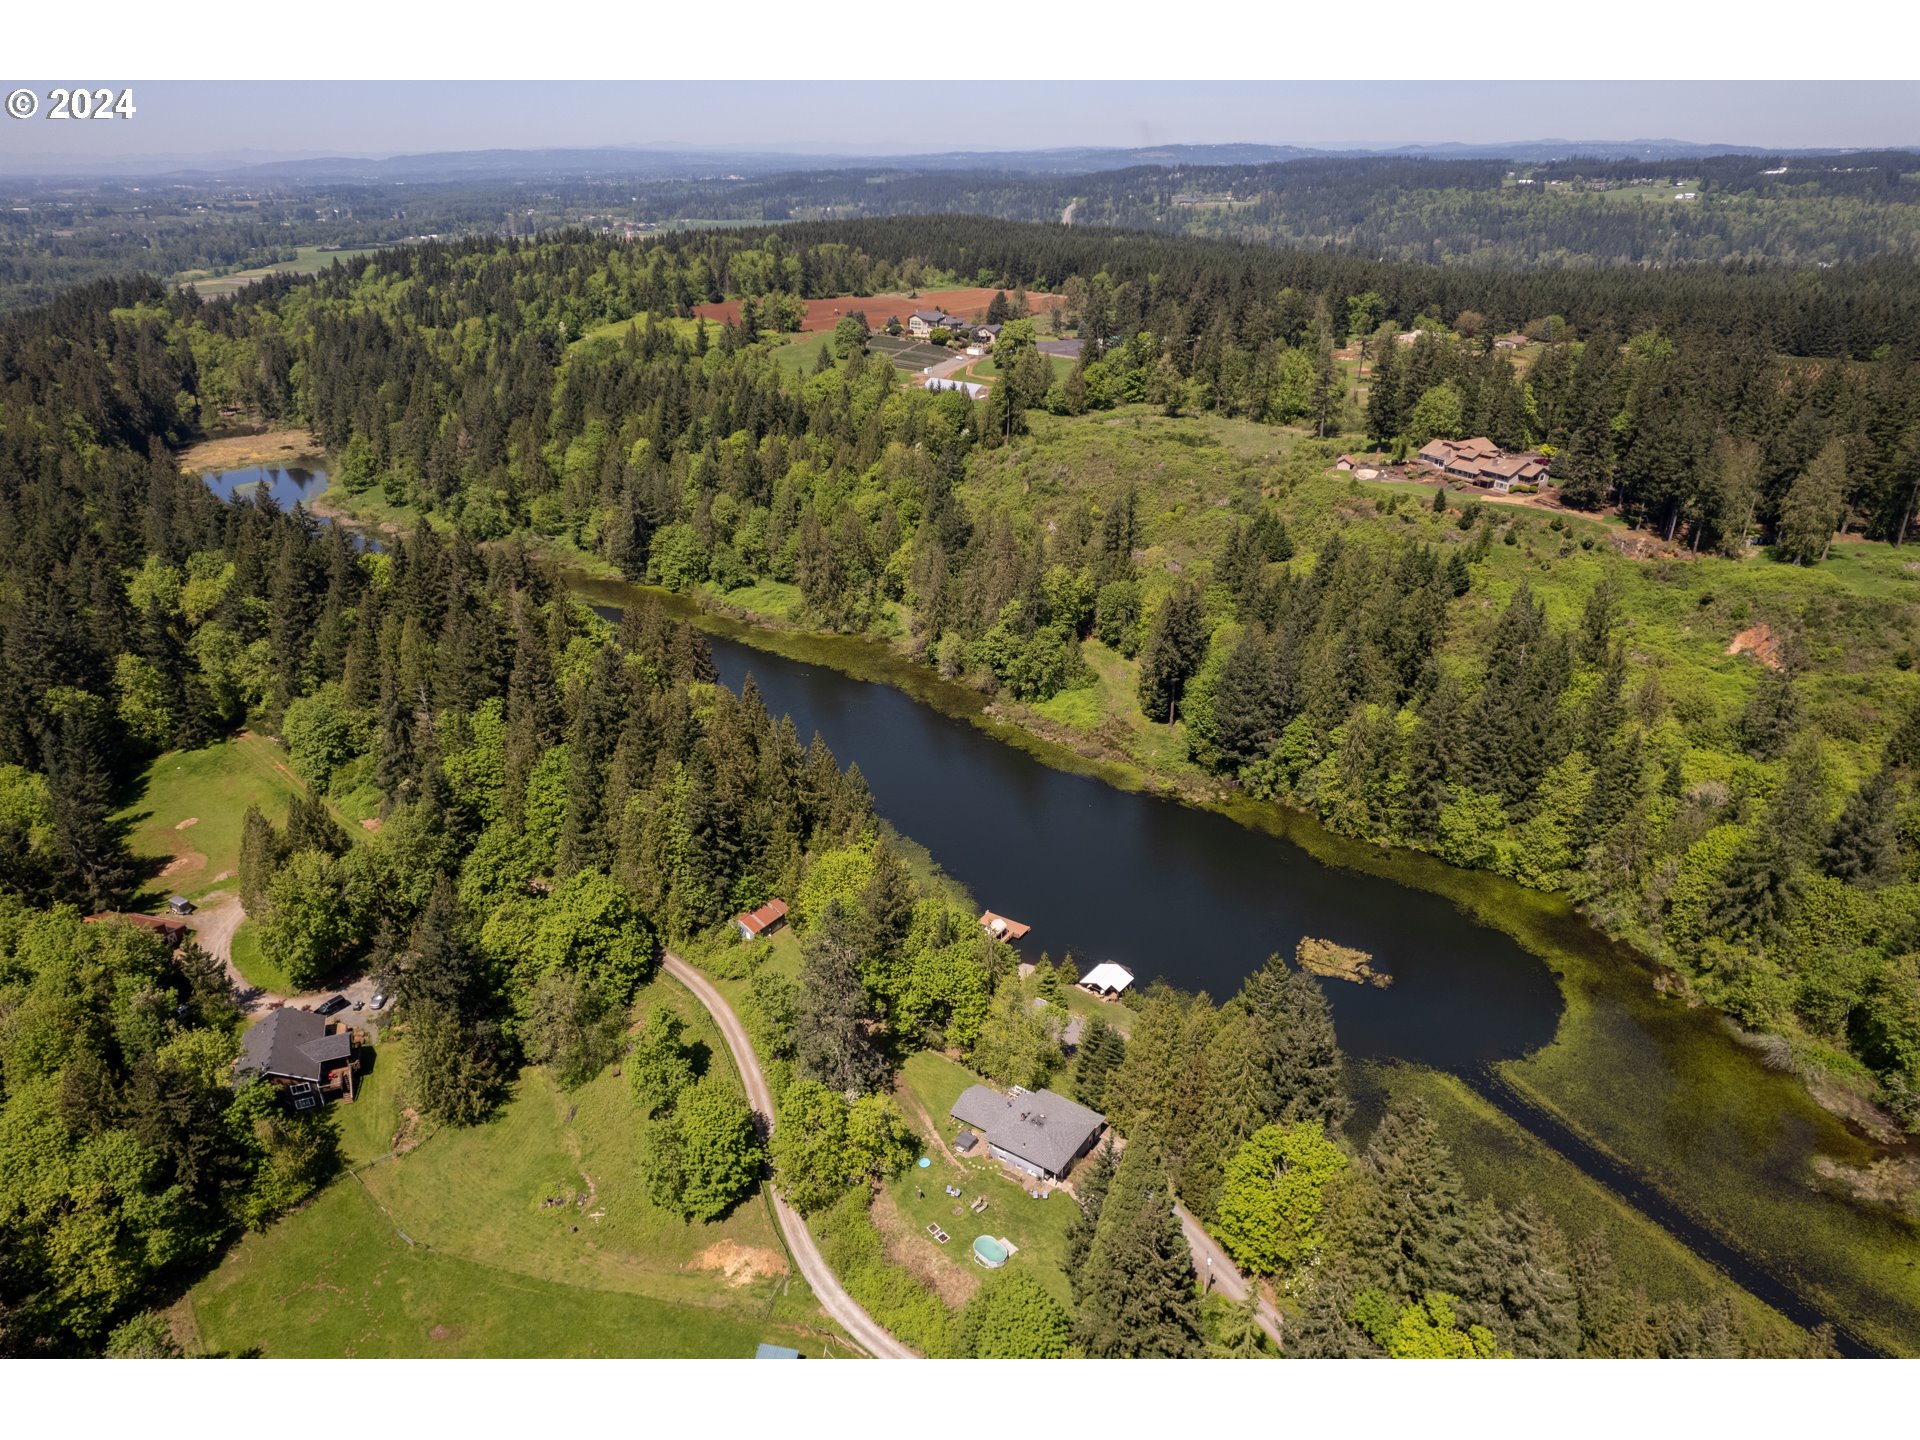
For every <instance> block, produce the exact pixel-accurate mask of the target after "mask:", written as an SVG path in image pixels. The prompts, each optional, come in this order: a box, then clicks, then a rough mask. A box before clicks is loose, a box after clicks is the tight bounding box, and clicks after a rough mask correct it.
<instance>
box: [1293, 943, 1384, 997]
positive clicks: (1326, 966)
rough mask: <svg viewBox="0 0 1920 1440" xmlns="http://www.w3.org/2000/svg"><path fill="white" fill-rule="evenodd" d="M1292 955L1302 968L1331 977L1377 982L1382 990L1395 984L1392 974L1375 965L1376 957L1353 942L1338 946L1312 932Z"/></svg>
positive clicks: (1368, 983) (1375, 983) (1365, 982)
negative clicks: (1317, 937)
mask: <svg viewBox="0 0 1920 1440" xmlns="http://www.w3.org/2000/svg"><path fill="white" fill-rule="evenodd" d="M1293 958H1294V959H1295V960H1298V961H1299V962H1300V968H1301V969H1302V970H1306V971H1309V972H1311V973H1312V974H1315V975H1324V976H1326V977H1327V978H1328V979H1330V980H1351V981H1352V982H1353V983H1354V984H1356V985H1378V986H1379V987H1380V988H1381V989H1383V990H1384V989H1385V988H1386V987H1387V986H1389V985H1391V984H1392V983H1393V976H1391V975H1389V974H1388V973H1387V972H1386V971H1385V970H1378V969H1375V968H1374V964H1373V956H1371V955H1369V954H1368V953H1367V952H1366V951H1365V950H1355V949H1354V948H1353V947H1352V946H1350V945H1336V944H1334V943H1333V941H1331V940H1316V939H1314V938H1313V937H1312V936H1311V935H1309V936H1308V937H1307V938H1306V939H1304V940H1302V941H1301V942H1300V945H1299V948H1298V949H1296V950H1295V951H1294V952H1293Z"/></svg>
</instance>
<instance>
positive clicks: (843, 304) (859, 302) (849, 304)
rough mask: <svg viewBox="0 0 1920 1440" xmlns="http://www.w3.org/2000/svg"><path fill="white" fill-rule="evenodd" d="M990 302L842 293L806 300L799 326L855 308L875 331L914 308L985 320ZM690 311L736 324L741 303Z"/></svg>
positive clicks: (1039, 305) (965, 295) (939, 294)
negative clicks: (823, 298)
mask: <svg viewBox="0 0 1920 1440" xmlns="http://www.w3.org/2000/svg"><path fill="white" fill-rule="evenodd" d="M1007 298H1008V299H1009V300H1011V299H1012V298H1013V292H1012V291H1011V290H1009V291H1008V292H1007ZM992 303H993V291H991V290H983V289H978V288H975V289H972V290H922V291H921V292H920V294H919V296H918V298H916V299H909V298H908V297H907V296H905V295H841V296H838V297H836V298H833V299H829V300H809V301H807V302H806V306H807V319H806V323H805V324H804V325H802V326H801V327H800V328H801V331H802V332H803V333H807V334H811V333H813V332H815V331H821V330H831V329H833V327H834V326H835V325H836V324H838V323H839V320H840V317H841V316H842V315H845V314H847V313H849V312H850V311H854V310H861V311H864V312H865V313H866V317H867V323H868V324H869V325H871V326H873V328H874V329H876V330H878V329H879V328H880V327H881V326H882V325H884V324H886V323H887V317H888V316H889V315H898V316H899V317H900V322H901V324H903V325H904V324H905V323H906V319H907V316H909V315H911V314H912V313H913V312H914V311H916V310H944V311H946V312H947V313H948V314H949V315H958V316H960V317H961V318H962V319H963V320H977V321H978V320H985V319H986V318H987V306H988V305H990V304H992ZM1059 303H1060V297H1059V296H1058V295H1035V294H1033V293H1031V292H1029V293H1028V295H1027V304H1028V306H1029V307H1030V308H1031V309H1032V310H1033V312H1034V313H1035V314H1036V315H1037V314H1039V313H1040V312H1041V311H1042V310H1050V309H1052V308H1053V307H1054V306H1056V305H1058V304H1059ZM693 313H694V314H695V315H698V316H700V317H701V318H703V319H705V320H709V321H712V322H713V323H715V324H718V323H720V322H721V321H723V320H731V321H733V322H735V323H736V324H737V323H739V320H740V302H739V301H738V300H722V301H721V302H720V303H719V304H717V305H696V306H694V307H693Z"/></svg>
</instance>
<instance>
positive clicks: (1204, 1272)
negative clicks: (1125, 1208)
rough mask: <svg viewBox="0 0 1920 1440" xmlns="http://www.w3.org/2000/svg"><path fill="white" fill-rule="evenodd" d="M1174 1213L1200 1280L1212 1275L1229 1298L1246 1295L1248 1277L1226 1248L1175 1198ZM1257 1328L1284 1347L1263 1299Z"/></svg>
mask: <svg viewBox="0 0 1920 1440" xmlns="http://www.w3.org/2000/svg"><path fill="white" fill-rule="evenodd" d="M1173 1213H1174V1214H1176V1215H1178V1216H1179V1217H1180V1229H1181V1231H1182V1233H1184V1234H1185V1235H1186V1237H1187V1248H1188V1249H1189V1250H1191V1251H1192V1252H1193V1269H1194V1273H1195V1274H1197V1275H1198V1276H1199V1277H1200V1278H1201V1279H1202V1280H1203V1281H1204V1280H1206V1279H1208V1278H1209V1277H1211V1278H1212V1280H1213V1288H1214V1289H1216V1290H1218V1291H1219V1292H1220V1293H1221V1294H1222V1295H1225V1296H1226V1297H1227V1298H1228V1299H1229V1300H1244V1299H1246V1298H1247V1279H1246V1277H1245V1276H1244V1275H1242V1274H1241V1273H1240V1272H1239V1271H1238V1270H1237V1269H1235V1268H1234V1264H1233V1261H1232V1260H1230V1259H1229V1258H1228V1257H1227V1252H1226V1251H1224V1250H1222V1249H1221V1248H1220V1247H1219V1245H1217V1244H1216V1243H1214V1239H1213V1237H1212V1236H1211V1235H1209V1234H1207V1232H1206V1229H1205V1227H1204V1226H1202V1225H1201V1224H1200V1222H1199V1221H1198V1220H1196V1219H1194V1218H1193V1216H1192V1214H1191V1213H1190V1212H1189V1211H1188V1210H1187V1207H1186V1206H1184V1205H1182V1204H1181V1203H1180V1202H1179V1201H1177V1200H1176V1201H1174V1204H1173ZM1260 1328H1261V1329H1262V1330H1264V1331H1266V1332H1267V1337H1268V1338H1269V1339H1270V1340H1272V1341H1273V1343H1274V1344H1276V1345H1281V1346H1282V1348H1284V1343H1283V1342H1282V1341H1281V1339H1280V1316H1279V1314H1278V1312H1276V1311H1275V1310H1274V1308H1273V1306H1271V1305H1269V1304H1268V1303H1267V1302H1266V1301H1265V1300H1264V1299H1262V1300H1261V1302H1260Z"/></svg>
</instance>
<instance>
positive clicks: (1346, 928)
mask: <svg viewBox="0 0 1920 1440" xmlns="http://www.w3.org/2000/svg"><path fill="white" fill-rule="evenodd" d="M607 613H611V612H607ZM709 640H710V643H711V644H712V646H713V658H714V661H715V663H716V664H717V665H718V666H719V670H720V678H721V679H722V680H723V681H724V682H725V683H726V684H727V685H728V686H729V687H730V688H733V689H736V690H737V689H738V688H739V686H740V683H741V681H742V680H744V679H745V678H746V677H747V676H748V675H749V674H751V675H752V676H753V678H754V681H755V683H756V684H757V685H758V686H759V687H760V694H761V698H762V699H763V700H764V701H765V702H766V706H767V709H768V710H770V711H771V712H772V713H773V714H774V715H776V716H778V715H781V714H788V715H791V716H792V717H793V722H794V724H795V726H797V727H798V729H799V731H800V735H801V738H802V739H803V740H804V739H806V738H808V737H809V736H811V735H812V733H813V732H814V731H816V730H817V731H818V732H819V733H820V735H821V736H822V737H823V738H824V739H825V740H826V742H827V744H828V745H829V746H830V747H832V749H833V753H834V755H835V756H836V757H837V758H838V759H839V760H840V762H841V763H842V764H843V765H844V764H846V763H848V762H850V761H852V762H857V763H858V764H859V766H860V770H861V773H862V774H863V775H865V776H866V779H867V784H868V785H869V786H871V787H872V789H873V798H874V804H875V806H876V808H877V809H878V810H879V812H880V813H881V815H883V816H885V817H886V819H887V820H889V821H890V822H892V824H893V825H894V826H895V827H896V828H897V829H899V830H900V831H901V832H902V833H903V834H905V835H908V836H911V837H912V838H913V839H914V840H916V841H918V842H919V843H920V844H922V845H925V846H926V847H927V849H928V850H930V851H931V852H932V853H933V857H934V859H935V860H937V861H939V863H940V865H941V866H942V868H944V869H945V870H946V871H947V872H948V873H949V874H950V875H953V876H954V877H955V878H956V879H958V880H960V881H961V882H963V883H964V884H965V885H966V886H967V887H968V888H969V889H970V890H972V891H973V894H974V897H975V898H976V899H977V900H978V901H979V902H980V903H981V904H982V905H983V906H985V907H986V908H988V909H990V910H994V911H997V912H999V913H1000V914H1002V915H1008V916H1011V917H1013V918H1014V919H1016V920H1019V921H1022V922H1024V923H1025V924H1028V925H1031V926H1032V927H1033V933H1032V934H1031V935H1030V936H1028V937H1027V940H1026V942H1025V944H1024V946H1023V947H1022V948H1023V949H1024V950H1025V951H1026V952H1027V953H1028V956H1029V958H1034V957H1037V956H1038V955H1039V953H1040V951H1042V950H1046V951H1049V952H1050V953H1051V954H1052V955H1054V956H1055V957H1056V958H1057V957H1059V956H1060V955H1062V954H1064V953H1066V952H1068V951H1071V952H1072V954H1073V957H1074V959H1075V960H1076V961H1077V962H1078V963H1079V965H1080V968H1081V969H1082V970H1085V969H1087V968H1088V967H1089V966H1091V965H1093V964H1094V963H1096V962H1098V961H1101V960H1115V961H1118V962H1119V963H1120V964H1122V965H1125V966H1126V967H1127V968H1128V969H1130V970H1132V971H1133V973H1134V975H1135V976H1136V977H1137V980H1138V982H1139V983H1142V984H1144V983H1146V982H1147V981H1148V980H1151V979H1153V978H1155V977H1162V978H1165V979H1166V980H1169V981H1171V982H1172V983H1173V984H1175V985H1178V986H1180V987H1181V988H1182V989H1186V990H1205V991H1207V992H1209V993H1210V994H1212V995H1213V997H1214V998H1215V999H1217V1000H1224V999H1226V998H1227V997H1229V996H1230V995H1232V994H1233V993H1234V992H1235V991H1236V990H1238V989H1239V988H1240V982H1241V981H1242V980H1243V979H1245V978H1246V977H1247V976H1248V975H1249V974H1251V973H1252V972H1253V971H1255V970H1257V969H1258V968H1259V967H1260V965H1261V963H1262V962H1263V961H1264V960H1265V959H1266V958H1267V956H1268V955H1270V954H1272V953H1273V952H1274V951H1276V950H1277V951H1279V952H1281V953H1282V954H1284V955H1286V956H1287V957H1288V958H1291V957H1292V955H1293V951H1294V947H1295V946H1296V945H1297V944H1298V943H1299V941H1300V939H1301V937H1303V936H1309V935H1311V936H1318V937H1320V938H1323V939H1328V940H1336V941H1338V942H1340V943H1341V944H1343V945H1354V946H1358V947H1359V948H1360V949H1362V950H1367V951H1370V952H1371V953H1372V954H1373V956H1374V958H1375V961H1376V963H1384V964H1385V966H1386V968H1387V969H1388V970H1389V971H1390V972H1391V973H1392V975H1393V977H1394V983H1393V984H1392V985H1391V986H1389V987H1387V988H1385V989H1380V988H1376V987H1374V986H1371V985H1353V984H1347V983H1345V982H1342V981H1337V980H1329V981H1327V982H1325V985H1324V989H1325V990H1326V991H1327V993H1328V996H1329V998H1330V999H1331V1000H1332V1003H1333V1010H1334V1021H1335V1024H1336V1026H1337V1028H1338V1030H1339V1035H1340V1043H1341V1045H1342V1046H1343V1047H1344V1048H1345V1049H1346V1050H1347V1052H1348V1053H1349V1054H1352V1055H1357V1056H1362V1057H1374V1056H1391V1057H1395V1058H1398V1059H1404V1060H1417V1061H1420V1062H1422V1063H1425V1064H1428V1065H1433V1066H1436V1067H1439V1068H1442V1069H1447V1070H1453V1071H1456V1072H1462V1073H1464V1072H1467V1071H1470V1070H1475V1069H1478V1068H1479V1067H1481V1066H1482V1065H1484V1064H1486V1063H1487V1062H1489V1061H1492V1060H1501V1059H1508V1058H1512V1057H1515V1056H1518V1055H1521V1054H1524V1053H1525V1052H1527V1051H1529V1050H1532V1049H1534V1048H1536V1047H1537V1046H1540V1045H1544V1044H1546V1043H1547V1041H1549V1040H1551V1039H1552V1038H1553V1032H1554V1028H1555V1026H1556V1025H1557V1024H1558V1022H1559V1018H1560V1007H1561V999H1560V990H1559V987H1558V985H1557V984H1556V983H1555V981H1554V978H1553V975H1552V974H1551V973H1550V972H1549V971H1548V969H1547V967H1546V966H1545V965H1544V964H1543V963H1542V962H1541V961H1540V960H1539V959H1537V958H1536V957H1535V956H1532V955H1529V954H1528V953H1527V952H1526V951H1524V950H1522V949H1521V948H1520V947H1519V945H1517V944H1516V943H1515V942H1514V941H1513V940H1512V939H1510V938H1509V937H1507V936H1506V935H1503V934H1500V933H1499V932H1497V931H1493V930H1488V929H1485V928H1483V927H1482V926H1480V925H1477V924H1475V923H1474V922H1473V921H1472V920H1470V919H1468V918H1467V916H1465V915H1464V914H1462V913H1461V912H1460V911H1459V910H1457V909H1456V908H1454V906H1453V905H1452V904H1450V903H1449V902H1448V901H1446V900H1444V899H1442V898H1440V897H1438V896H1434V895H1428V894H1425V893H1423V892H1420V891H1416V890H1408V889H1405V888H1403V887H1401V886H1397V885H1394V884H1392V883H1391V882H1390V881H1385V880H1381V879H1377V878H1375V877H1373V876H1369V875H1361V874H1356V873H1354V872H1352V871H1347V870H1338V869H1333V868H1330V867H1328V866H1325V865H1322V864H1321V863H1320V862H1318V861H1317V860H1315V859H1313V858H1312V857H1311V856H1309V855H1308V854H1307V853H1306V852H1305V851H1303V850H1300V849H1298V848H1296V847H1295V846H1293V845H1290V844H1288V843H1287V842H1285V841H1283V840H1279V839H1275V838H1273V837H1271V836H1267V835H1260V834H1257V833H1254V832H1251V831H1249V830H1246V829H1245V828H1243V827H1242V826H1240V825H1237V824H1235V823H1234V822H1233V821H1232V820H1230V819H1228V818H1226V817H1225V816H1222V815H1216V814H1212V813H1210V812H1208V811H1204V810H1194V809H1190V808H1188V807H1187V806H1184V805H1181V804H1178V803H1176V802H1174V801H1171V800H1164V799H1160V798H1157V797H1154V796H1149V795H1141V794H1134V793H1129V792H1126V791H1122V790H1117V789H1115V788H1113V787H1112V786H1110V785H1107V784H1105V783H1103V782H1102V781H1099V780H1096V779H1092V778H1089V777H1087V776H1081V775H1070V774H1067V773H1065V772H1063V771H1059V770H1054V769H1051V768H1049V767H1048V766H1046V765H1044V764H1041V763H1040V762H1039V761H1037V760H1035V759H1033V758H1032V757H1031V756H1029V755H1026V754H1024V753H1022V752H1021V751H1019V750H1015V749H1013V748H1011V747H1009V746H1006V745H1003V744H1001V743H999V742H998V741H996V740H995V739H993V738H992V737H991V736H990V735H987V734H986V733H984V732H982V731H981V730H979V729H977V728H975V727H974V726H972V725H970V724H968V723H967V722H966V721H964V720H959V719H955V718H953V717H951V716H948V715H943V714H941V713H939V712H938V711H935V710H932V709H929V708H928V707H926V706H924V705H921V704H919V703H917V702H916V701H914V700H913V699H911V698H910V697H908V696H907V695H905V694H903V693H901V692H900V691H899V690H896V689H894V688H893V687H891V686H889V685H883V684H876V683H872V682H868V681H861V680H853V679H849V678H848V677H847V676H845V675H842V674H840V673H839V672H838V671H834V670H830V669H826V668H824V667H821V666H812V665H807V664H805V663H802V662H800V661H795V660H789V659H785V658H782V657H780V656H777V655H771V654H768V653H766V652H764V651H759V650H753V649H749V648H748V647H746V646H744V645H741V644H739V643H737V642H734V641H730V640H726V639H722V638H720V637H718V636H710V637H709Z"/></svg>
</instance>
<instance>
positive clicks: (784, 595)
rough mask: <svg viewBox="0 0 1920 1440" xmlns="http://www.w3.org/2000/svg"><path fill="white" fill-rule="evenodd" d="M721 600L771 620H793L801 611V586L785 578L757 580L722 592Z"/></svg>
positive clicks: (723, 602)
mask: <svg viewBox="0 0 1920 1440" xmlns="http://www.w3.org/2000/svg"><path fill="white" fill-rule="evenodd" d="M719 598H720V601H721V603H722V604H725V605H732V606H734V607H736V608H738V609H741V610H747V611H751V612H752V613H753V614H755V615H764V616H765V617H767V618H768V619H769V620H791V619H793V618H794V616H795V615H797V614H799V613H800V587H799V586H798V585H793V584H789V583H788V582H787V581H785V580H756V581H755V582H754V583H753V584H751V585H742V586H741V587H740V588H739V589H737V590H727V591H723V592H721V593H720V596H719Z"/></svg>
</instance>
